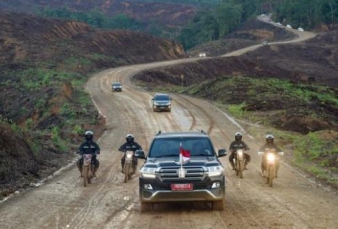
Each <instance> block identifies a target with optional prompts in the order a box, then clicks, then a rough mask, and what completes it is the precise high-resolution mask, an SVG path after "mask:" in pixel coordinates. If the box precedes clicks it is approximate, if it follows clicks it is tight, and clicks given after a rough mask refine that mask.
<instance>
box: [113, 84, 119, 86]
mask: <svg viewBox="0 0 338 229" xmlns="http://www.w3.org/2000/svg"><path fill="white" fill-rule="evenodd" d="M113 86H121V84H120V83H114V84H113Z"/></svg>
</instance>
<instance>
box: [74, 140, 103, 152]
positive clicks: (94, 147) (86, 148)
mask: <svg viewBox="0 0 338 229" xmlns="http://www.w3.org/2000/svg"><path fill="white" fill-rule="evenodd" d="M79 153H80V154H81V155H83V154H92V155H95V154H100V147H99V145H98V144H96V143H95V142H93V141H85V142H84V143H82V144H81V145H80V147H79Z"/></svg>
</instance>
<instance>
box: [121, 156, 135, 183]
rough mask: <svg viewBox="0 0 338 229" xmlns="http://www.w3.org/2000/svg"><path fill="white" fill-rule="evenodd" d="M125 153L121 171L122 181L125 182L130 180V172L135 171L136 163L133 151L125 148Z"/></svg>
mask: <svg viewBox="0 0 338 229" xmlns="http://www.w3.org/2000/svg"><path fill="white" fill-rule="evenodd" d="M125 154H126V156H125V160H124V165H123V173H124V183H127V181H128V180H130V178H131V176H132V174H134V173H135V171H136V163H135V157H134V152H133V151H131V150H127V151H126V152H125Z"/></svg>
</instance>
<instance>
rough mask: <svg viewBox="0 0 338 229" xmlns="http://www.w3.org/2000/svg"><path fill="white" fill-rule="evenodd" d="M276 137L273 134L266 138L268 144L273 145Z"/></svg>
mask: <svg viewBox="0 0 338 229" xmlns="http://www.w3.org/2000/svg"><path fill="white" fill-rule="evenodd" d="M274 138H275V137H274V136H273V135H272V134H268V135H266V136H265V140H266V143H273V139H274Z"/></svg>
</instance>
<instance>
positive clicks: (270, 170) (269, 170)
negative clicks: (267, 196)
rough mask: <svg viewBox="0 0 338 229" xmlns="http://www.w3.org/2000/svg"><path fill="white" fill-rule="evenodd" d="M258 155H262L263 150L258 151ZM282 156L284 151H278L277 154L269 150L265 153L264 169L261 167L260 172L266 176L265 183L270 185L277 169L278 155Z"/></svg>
mask: <svg viewBox="0 0 338 229" xmlns="http://www.w3.org/2000/svg"><path fill="white" fill-rule="evenodd" d="M258 154H259V155H261V156H263V155H264V153H263V152H258ZM277 155H278V156H283V155H284V152H278V153H277V154H275V153H273V152H271V151H269V152H266V153H265V160H266V162H265V165H266V166H265V170H263V168H262V174H263V176H264V177H266V183H267V184H268V185H269V186H270V187H272V186H273V179H274V178H276V177H277V173H278V169H279V157H278V156H277Z"/></svg>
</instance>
